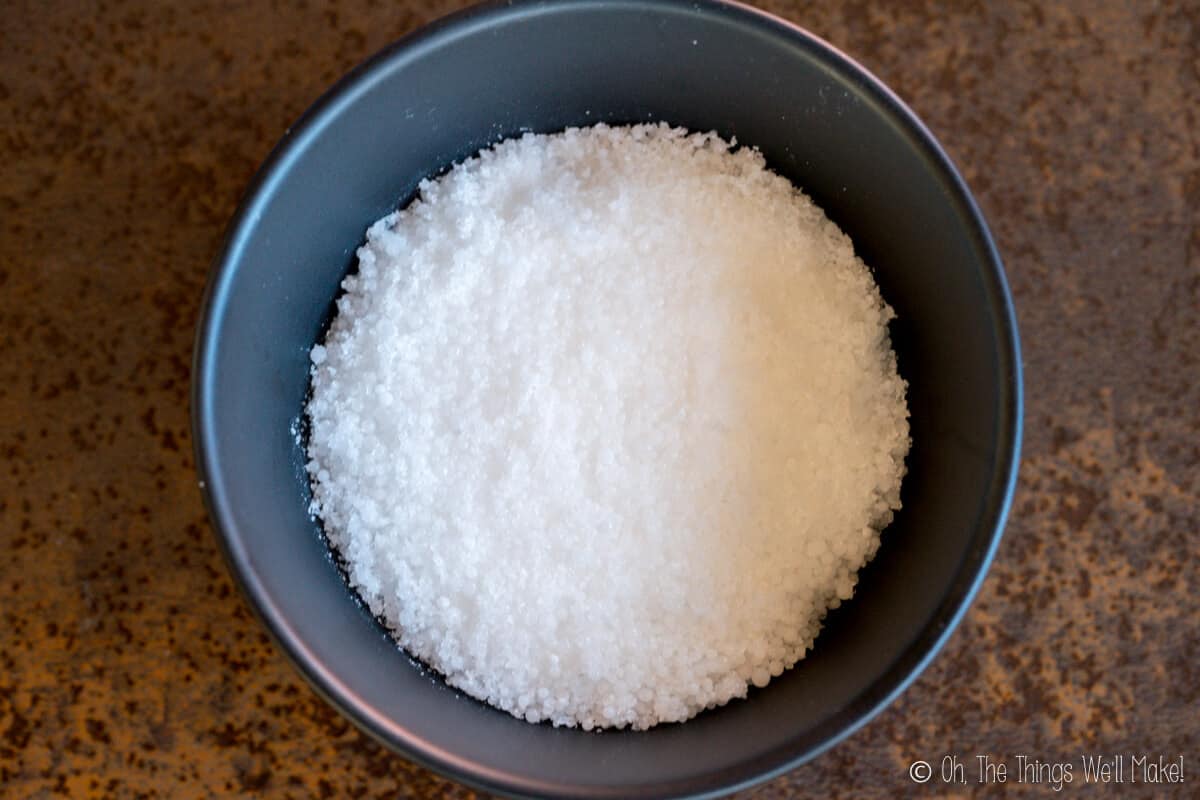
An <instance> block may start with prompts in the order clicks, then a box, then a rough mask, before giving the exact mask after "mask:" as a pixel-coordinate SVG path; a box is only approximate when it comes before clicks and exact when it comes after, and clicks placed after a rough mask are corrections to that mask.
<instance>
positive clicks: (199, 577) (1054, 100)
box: [0, 0, 1200, 799]
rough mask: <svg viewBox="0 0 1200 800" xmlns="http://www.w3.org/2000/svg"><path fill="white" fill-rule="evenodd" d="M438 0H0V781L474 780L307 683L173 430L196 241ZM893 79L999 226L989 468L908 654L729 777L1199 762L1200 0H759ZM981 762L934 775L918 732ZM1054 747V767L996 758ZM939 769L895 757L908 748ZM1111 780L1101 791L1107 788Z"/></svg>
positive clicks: (108, 784) (365, 789)
mask: <svg viewBox="0 0 1200 800" xmlns="http://www.w3.org/2000/svg"><path fill="white" fill-rule="evenodd" d="M459 5H460V4H459V3H457V2H390V3H379V2H368V1H366V0H343V1H339V2H336V3H333V2H330V3H321V2H296V3H267V2H256V3H249V2H247V3H238V2H204V1H203V0H181V2H176V3H172V4H163V5H160V4H158V3H153V2H147V1H146V0H129V2H112V1H106V0H99V1H98V2H96V3H89V4H83V3H74V2H61V1H57V2H56V1H53V0H46V2H26V1H25V0H17V2H15V3H14V2H8V3H6V4H5V5H4V7H3V9H2V10H0V175H2V176H3V180H2V181H0V322H2V324H0V341H2V342H3V348H2V351H3V358H0V457H2V460H0V471H2V474H3V477H4V484H3V488H0V542H2V544H3V547H4V553H5V558H4V559H3V560H2V561H0V598H2V599H0V787H3V788H2V789H0V793H2V794H3V795H4V796H6V797H7V796H11V797H29V798H42V797H52V796H72V797H83V796H97V797H99V796H105V797H120V798H134V797H217V796H226V795H231V794H234V795H238V794H242V795H250V796H255V797H265V798H283V797H422V798H425V797H442V796H449V797H469V796H472V793H471V792H470V791H468V790H467V789H465V788H462V787H460V786H458V785H457V784H455V783H453V782H451V781H448V780H446V779H443V778H441V777H438V776H436V775H434V774H432V773H430V772H428V771H426V770H424V769H422V768H420V767H417V766H415V765H413V764H411V763H409V762H407V761H405V760H404V759H402V758H400V757H398V756H395V755H392V754H391V753H390V752H388V751H386V750H385V749H383V748H382V747H380V746H379V745H377V744H375V743H374V742H373V741H371V740H370V739H368V738H367V737H366V736H364V735H363V734H361V733H359V732H358V731H357V730H356V729H355V728H353V727H352V726H351V725H350V724H349V723H347V722H346V721H344V720H343V719H342V718H341V717H339V716H338V714H337V713H336V712H334V711H333V710H332V709H331V708H329V707H328V706H327V705H326V704H325V703H324V702H323V701H322V700H320V699H319V698H318V697H316V696H315V695H314V694H313V693H312V691H310V690H309V688H308V687H307V686H306V684H305V683H304V682H303V681H302V680H301V679H300V678H299V676H298V675H297V674H296V673H295V672H294V671H293V670H292V668H291V667H290V666H289V665H288V663H287V662H286V661H285V660H284V658H283V656H282V655H280V653H279V652H277V651H276V649H275V648H274V647H273V645H272V644H271V643H270V642H269V641H268V639H267V637H266V635H265V634H264V632H263V630H262V628H261V627H260V626H259V624H258V623H257V622H256V621H255V619H254V618H253V616H252V615H251V613H250V611H249V610H248V608H247V606H246V605H245V603H244V602H243V600H242V598H241V597H240V596H239V594H238V592H237V591H236V590H235V588H234V586H233V583H232V582H231V579H230V577H229V574H228V572H227V570H226V567H225V563H224V562H223V560H222V558H221V556H220V554H219V552H218V550H217V546H216V543H215V540H214V537H213V535H212V532H211V530H210V528H209V525H208V521H207V519H206V516H205V513H204V509H203V507H202V505H201V500H200V494H199V492H198V490H197V483H196V475H195V472H194V467H193V461H192V456H191V444H190V434H189V429H188V386H189V377H190V376H189V371H190V357H191V346H192V338H193V333H194V324H195V320H196V314H197V309H198V307H199V303H200V298H201V294H202V291H203V287H204V282H205V278H206V274H207V271H208V265H209V262H210V260H211V258H212V257H213V255H214V253H215V251H216V249H217V246H218V243H219V241H220V238H221V235H222V230H223V228H224V225H225V223H226V222H227V220H228V219H229V217H230V215H231V214H232V212H233V210H234V208H235V205H236V203H237V201H238V199H239V196H240V194H241V192H242V191H243V189H244V188H245V187H246V185H247V183H248V181H249V179H250V176H251V175H252V173H253V172H254V170H255V168H256V166H257V165H258V164H259V163H260V161H261V160H262V159H263V158H264V157H265V156H266V154H267V152H268V151H269V150H270V148H271V146H272V145H273V143H274V142H275V141H276V140H277V139H278V138H279V137H280V136H281V135H282V133H283V132H284V130H285V129H286V128H287V126H288V125H289V124H290V123H291V122H293V121H294V120H295V119H296V118H297V117H298V116H299V114H300V113H301V112H302V111H303V110H304V108H305V107H306V106H307V105H308V104H309V103H311V102H312V101H313V100H314V99H315V98H316V97H317V96H318V95H319V94H320V92H321V91H322V90H323V89H324V88H325V87H326V86H328V85H329V84H330V83H331V82H332V81H333V80H334V79H336V78H337V77H338V76H339V75H341V74H342V73H344V72H345V71H346V70H347V69H349V68H350V67H351V66H353V65H354V64H355V63H357V62H358V61H360V60H361V59H363V58H364V57H366V56H368V55H369V54H371V53H373V52H374V51H376V50H377V49H379V48H380V47H382V46H383V45H384V44H386V43H388V42H390V41H392V40H394V39H395V38H397V37H398V36H400V35H402V34H404V33H406V32H408V31H411V30H413V29H414V28H415V27H417V26H418V25H420V24H422V23H424V22H426V21H429V20H431V19H433V18H435V17H437V16H439V15H441V14H443V13H445V12H448V11H450V10H452V9H454V8H456V7H458V6H459ZM762 5H763V6H764V7H765V8H767V9H768V10H770V11H773V12H775V13H777V14H779V15H781V16H783V17H786V18H788V19H790V20H794V21H796V22H798V23H800V24H802V25H804V26H805V27H807V28H809V29H810V30H812V31H813V32H815V33H817V34H818V35H820V36H822V37H824V38H826V39H827V40H829V41H830V42H832V43H833V44H835V45H836V46H838V47H839V48H841V49H843V50H844V51H846V52H848V53H850V54H852V55H853V56H854V57H856V58H857V59H858V60H859V61H861V62H862V63H863V64H864V65H865V66H866V67H867V68H868V69H870V70H872V71H873V72H874V73H875V74H877V75H878V76H879V77H881V78H882V79H883V80H884V81H885V82H886V83H888V84H889V85H890V86H892V87H893V88H894V89H895V90H896V91H897V93H898V94H899V95H900V96H901V97H903V98H904V99H905V100H907V101H908V102H909V103H910V104H911V106H912V107H913V108H914V109H915V110H916V112H917V113H918V114H919V115H920V116H921V117H922V118H923V119H924V121H925V122H926V123H927V124H928V125H929V127H930V128H931V129H932V130H933V131H934V132H935V134H936V135H937V136H938V137H939V138H940V140H941V142H942V143H943V145H944V146H945V147H946V149H947V151H948V152H949V153H950V155H951V157H952V158H953V159H954V161H955V162H956V163H957V164H958V166H959V168H960V169H961V170H962V172H963V174H964V176H965V177H966V179H967V182H968V183H969V185H970V186H971V188H972V189H973V191H974V192H975V193H976V196H977V198H978V200H979V203H980V205H981V207H982V209H983V211H984V213H985V215H986V217H987V219H988V221H989V223H990V225H991V227H992V231H993V234H994V235H995V237H996V241H997V243H998V246H999V248H1000V251H1001V253H1002V255H1003V257H1004V259H1005V261H1006V266H1007V270H1008V276H1009V280H1010V282H1011V287H1012V291H1013V295H1014V299H1015V304H1016V309H1017V315H1018V318H1019V321H1020V326H1021V334H1022V339H1023V349H1024V365H1025V377H1026V389H1027V409H1026V411H1027V414H1026V426H1025V445H1024V457H1023V463H1022V466H1021V475H1020V486H1019V490H1018V492H1017V496H1016V500H1015V503H1014V505H1013V511H1012V516H1011V519H1010V521H1009V524H1008V528H1007V532H1006V534H1005V537H1004V540H1003V543H1002V544H1001V546H1000V550H999V552H998V554H997V556H996V560H995V563H994V566H993V567H992V570H991V573H990V575H989V577H988V578H987V581H986V583H985V584H984V586H983V589H982V591H981V592H980V594H979V596H978V598H977V600H976V601H975V603H974V605H973V607H972V608H971V610H970V612H969V614H968V615H967V617H966V619H965V621H964V622H963V624H962V625H961V627H960V628H959V629H958V630H957V632H955V633H954V635H953V637H952V638H951V639H950V642H949V644H948V646H947V647H946V648H945V650H944V651H943V652H942V653H941V654H940V656H939V657H938V658H937V659H936V660H935V661H934V662H933V664H932V665H931V666H930V667H929V668H928V669H927V670H926V671H925V673H924V674H923V675H922V676H921V677H920V679H918V680H917V681H916V682H915V684H914V685H913V686H912V687H911V688H910V689H909V690H908V691H907V692H906V693H905V694H904V695H903V696H902V697H901V698H900V699H899V700H898V701H897V702H896V703H894V704H893V705H892V706H891V707H889V708H888V709H887V710H885V711H884V712H883V713H882V714H880V715H879V716H878V717H877V718H876V719H875V720H874V721H872V722H871V723H869V724H868V725H867V726H866V727H865V728H863V729H862V730H861V731H859V732H858V733H856V734H854V735H853V736H851V737H850V738H849V739H848V740H846V741H844V742H842V743H841V744H839V745H838V746H837V747H835V748H834V749H833V750H831V751H830V752H828V753H826V754H824V755H822V756H821V757H819V758H817V759H816V760H815V761H813V762H811V763H809V764H807V765H804V766H801V767H799V768H797V769H795V770H793V771H792V772H790V773H788V774H786V775H784V776H783V777H780V778H778V779H776V780H774V781H772V782H770V783H767V784H764V785H762V786H760V787H758V788H756V789H752V790H749V791H747V792H746V793H745V796H746V797H755V798H764V799H765V798H777V797H785V796H793V795H806V794H810V795H813V796H832V797H859V798H886V797H893V796H899V795H908V794H914V793H917V794H920V793H924V794H930V795H932V794H937V795H941V796H945V795H965V794H975V793H978V792H980V791H982V790H985V789H986V790H987V793H988V794H990V795H992V796H1002V795H1003V796H1006V795H1008V794H1013V795H1021V796H1024V795H1045V796H1051V795H1055V796H1071V795H1077V794H1080V793H1084V794H1091V793H1096V792H1097V791H1099V790H1097V789H1096V788H1095V787H1090V789H1091V791H1089V787H1088V786H1086V785H1084V784H1083V782H1082V777H1083V776H1082V775H1081V770H1080V767H1079V765H1078V760H1079V758H1080V756H1081V755H1082V754H1088V753H1090V754H1101V755H1111V754H1118V753H1125V754H1132V755H1148V756H1150V757H1151V758H1152V759H1157V758H1158V757H1159V756H1162V757H1165V758H1166V759H1168V760H1171V761H1175V760H1177V759H1178V758H1179V757H1182V758H1183V768H1184V773H1185V780H1186V783H1185V784H1183V785H1182V786H1180V785H1174V786H1170V785H1158V786H1147V785H1145V784H1141V785H1136V786H1135V785H1127V786H1123V787H1110V788H1109V790H1108V791H1105V792H1103V794H1105V795H1106V796H1122V797H1124V796H1131V795H1137V794H1144V795H1145V796H1170V795H1176V796H1196V792H1197V791H1200V788H1198V787H1200V629H1198V618H1200V580H1198V570H1197V560H1198V557H1200V5H1197V4H1196V3H1195V2H1190V3H1189V2H1183V1H1176V2H1160V3H1116V2H1113V3H1099V2H1082V0H1074V1H1073V2H1068V3H1061V4H1060V3H1054V4H1042V3H1036V2H1034V3H1026V2H1022V3H1017V2H980V3H957V2H946V3H917V2H891V1H890V0H888V1H887V2H879V1H876V0H866V1H863V0H860V1H859V2H837V3H834V2H820V3H801V2H764V3H763V4H762ZM948 755H949V756H955V757H957V758H958V759H959V760H960V761H962V762H966V764H967V770H966V771H967V773H968V776H967V777H968V778H971V779H973V778H974V777H975V775H974V772H973V770H974V769H975V765H976V758H977V756H979V755H988V756H990V757H992V758H993V759H996V760H1004V761H1006V762H1007V764H1008V769H1009V770H1010V772H1009V778H1010V780H1009V782H1007V783H1005V784H1003V785H1001V784H992V785H990V786H981V785H979V784H978V783H977V782H976V781H974V780H969V781H968V783H967V785H949V786H947V785H946V784H942V783H940V775H938V771H940V767H941V765H942V763H943V759H944V757H946V756H948ZM1020 755H1024V756H1026V757H1027V758H1029V759H1038V760H1041V761H1043V762H1047V763H1049V762H1061V761H1074V762H1075V764H1076V766H1075V768H1074V781H1073V783H1072V784H1070V785H1068V786H1066V787H1065V788H1064V789H1063V791H1062V792H1061V793H1055V792H1054V791H1053V788H1052V787H1051V786H1049V785H1047V784H1046V783H1038V784H1033V783H1028V782H1026V783H1017V782H1016V780H1015V777H1014V776H1013V771H1014V769H1015V766H1016V761H1015V759H1016V758H1017V757H1018V756H1020ZM918 759H920V760H926V761H929V762H931V763H932V764H933V765H934V767H935V776H937V777H935V779H934V780H933V781H931V782H930V783H929V784H926V785H925V786H924V787H923V788H921V789H920V791H918V786H917V785H916V784H914V783H912V782H911V781H910V779H909V771H908V770H909V765H910V764H911V763H912V762H913V761H915V760H918ZM1116 790H1120V791H1119V793H1116V794H1114V791H1116Z"/></svg>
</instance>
